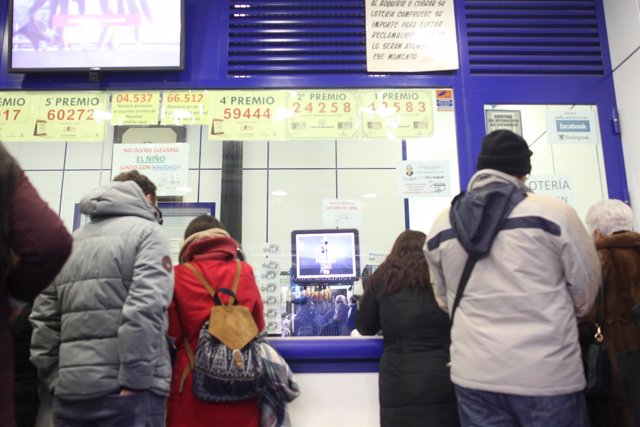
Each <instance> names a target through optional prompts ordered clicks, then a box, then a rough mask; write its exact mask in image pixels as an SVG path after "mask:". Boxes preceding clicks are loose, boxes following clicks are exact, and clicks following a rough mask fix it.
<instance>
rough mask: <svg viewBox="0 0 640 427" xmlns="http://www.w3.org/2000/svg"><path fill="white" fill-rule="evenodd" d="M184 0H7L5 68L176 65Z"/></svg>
mask: <svg viewBox="0 0 640 427" xmlns="http://www.w3.org/2000/svg"><path fill="white" fill-rule="evenodd" d="M183 1H184V0H162V1H158V0H94V1H87V0H12V2H11V11H10V22H11V31H10V40H9V42H10V52H9V71H11V72H33V71H92V70H93V71H97V70H131V69H146V70H149V69H157V70H161V69H162V70H164V69H166V70H170V69H176V70H177V69H181V68H182V66H183V61H182V57H183V52H182V45H183V34H184V28H183V19H184V17H183V13H184V5H183Z"/></svg>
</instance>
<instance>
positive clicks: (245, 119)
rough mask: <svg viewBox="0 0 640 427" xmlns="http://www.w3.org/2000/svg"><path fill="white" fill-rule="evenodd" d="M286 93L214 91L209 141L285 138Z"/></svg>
mask: <svg viewBox="0 0 640 427" xmlns="http://www.w3.org/2000/svg"><path fill="white" fill-rule="evenodd" d="M285 94H286V93H285V91H281V90H265V91H260V90H252V91H241V90H229V91H216V92H215V97H213V102H212V107H211V110H212V114H211V123H209V140H212V141H224V140H230V139H238V140H245V141H246V140H268V139H284V138H285V125H286V119H287V118H288V116H289V112H288V110H287V108H286V106H285V104H286V103H285Z"/></svg>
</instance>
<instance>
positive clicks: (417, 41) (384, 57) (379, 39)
mask: <svg viewBox="0 0 640 427" xmlns="http://www.w3.org/2000/svg"><path fill="white" fill-rule="evenodd" d="M453 3H454V2H453V0H366V1H365V6H366V26H367V71H369V72H375V71H381V72H416V71H438V70H456V69H458V68H459V65H458V44H457V40H456V25H455V12H454V4H453Z"/></svg>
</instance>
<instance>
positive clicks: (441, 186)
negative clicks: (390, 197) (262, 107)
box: [396, 162, 451, 198]
mask: <svg viewBox="0 0 640 427" xmlns="http://www.w3.org/2000/svg"><path fill="white" fill-rule="evenodd" d="M396 173H397V176H398V191H399V193H400V196H401V197H404V198H412V197H434V196H437V197H441V196H450V195H451V172H450V167H449V163H448V162H402V163H400V165H398V168H397V169H396Z"/></svg>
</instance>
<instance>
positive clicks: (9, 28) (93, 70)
mask: <svg viewBox="0 0 640 427" xmlns="http://www.w3.org/2000/svg"><path fill="white" fill-rule="evenodd" d="M15 1H16V0H8V3H9V10H8V14H7V25H6V27H5V28H6V32H7V33H8V34H6V37H7V39H8V40H7V42H8V43H7V71H8V72H9V73H16V74H31V73H37V74H45V73H52V74H53V73H56V74H57V73H78V74H81V73H87V74H89V76H90V80H91V81H99V80H100V78H99V74H100V73H103V72H109V73H111V72H116V73H118V72H136V71H141V72H147V71H149V72H152V71H182V70H184V67H185V46H186V41H185V38H186V31H185V2H186V0H179V1H180V56H179V64H178V65H176V66H153V67H141V66H138V65H136V66H130V67H128V66H119V67H53V68H51V67H42V68H14V66H13V3H14V2H15ZM151 1H155V0H151Z"/></svg>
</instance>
